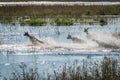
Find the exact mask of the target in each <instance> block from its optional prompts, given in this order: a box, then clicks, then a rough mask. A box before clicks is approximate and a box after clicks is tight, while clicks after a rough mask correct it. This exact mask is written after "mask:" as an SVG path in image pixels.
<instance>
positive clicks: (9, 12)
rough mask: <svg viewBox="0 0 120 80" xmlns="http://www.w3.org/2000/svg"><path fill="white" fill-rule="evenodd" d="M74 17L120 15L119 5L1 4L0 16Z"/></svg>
mask: <svg viewBox="0 0 120 80" xmlns="http://www.w3.org/2000/svg"><path fill="white" fill-rule="evenodd" d="M58 15H61V16H65V17H72V18H73V17H75V18H79V17H81V16H94V15H120V5H106V6H102V5H101V6H100V5H93V6H84V5H82V6H80V5H74V6H61V5H54V6H45V5H41V6H37V5H36V6H1V7H0V16H6V17H9V16H31V17H37V16H39V17H43V18H45V17H55V16H58Z"/></svg>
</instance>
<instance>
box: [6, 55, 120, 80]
mask: <svg viewBox="0 0 120 80" xmlns="http://www.w3.org/2000/svg"><path fill="white" fill-rule="evenodd" d="M76 64H78V63H76ZM76 64H74V65H73V66H66V65H64V66H63V68H62V70H61V71H56V70H54V71H53V73H54V74H52V75H51V74H50V73H48V74H47V76H46V74H39V71H38V70H37V69H30V70H27V69H26V68H27V65H25V64H24V63H22V64H21V65H20V66H19V67H20V69H21V71H22V73H21V72H20V71H17V72H13V73H12V74H11V75H12V76H11V77H10V78H9V79H8V78H6V77H4V80H120V64H119V62H118V61H117V60H116V59H114V58H110V57H104V59H103V60H102V61H101V62H100V63H99V62H90V61H89V62H83V63H82V64H83V65H79V66H77V65H76Z"/></svg>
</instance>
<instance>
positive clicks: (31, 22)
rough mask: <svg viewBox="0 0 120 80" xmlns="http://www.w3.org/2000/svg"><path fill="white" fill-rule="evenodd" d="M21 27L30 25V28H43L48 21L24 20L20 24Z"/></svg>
mask: <svg viewBox="0 0 120 80" xmlns="http://www.w3.org/2000/svg"><path fill="white" fill-rule="evenodd" d="M20 24H21V25H30V26H42V25H44V24H46V21H45V20H43V19H39V18H37V19H28V20H24V21H22V22H21V23H20Z"/></svg>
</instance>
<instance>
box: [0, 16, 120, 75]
mask: <svg viewBox="0 0 120 80" xmlns="http://www.w3.org/2000/svg"><path fill="white" fill-rule="evenodd" d="M108 22H109V23H108V24H107V25H104V26H101V25H99V24H96V25H88V24H80V25H73V26H20V25H19V24H18V23H16V24H15V25H11V24H0V72H1V74H2V75H6V74H8V73H9V74H11V72H12V71H15V70H18V69H19V64H20V63H21V62H24V63H25V64H27V66H28V67H34V68H36V67H37V68H39V69H40V71H47V72H52V71H53V70H54V69H58V68H60V66H63V65H64V64H67V65H73V63H75V62H77V63H79V64H80V62H83V61H84V60H85V61H89V60H92V61H96V60H98V59H102V58H103V56H104V55H112V56H115V57H117V58H118V59H119V53H120V18H112V19H111V18H110V19H108ZM86 27H89V34H90V35H87V34H86V33H85V32H84V28H86ZM24 32H28V33H29V34H30V35H33V36H34V37H36V38H38V39H39V40H42V41H44V42H46V43H48V44H45V45H42V46H41V45H32V44H31V42H30V40H29V39H28V37H26V36H24ZM68 34H70V35H71V36H74V37H77V38H79V39H82V40H83V41H84V43H76V42H72V41H71V40H70V39H67V37H68Z"/></svg>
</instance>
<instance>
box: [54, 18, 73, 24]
mask: <svg viewBox="0 0 120 80" xmlns="http://www.w3.org/2000/svg"><path fill="white" fill-rule="evenodd" d="M54 22H55V24H56V25H57V26H66V25H67V26H69V25H73V20H72V19H69V18H56V19H55V21H54Z"/></svg>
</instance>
